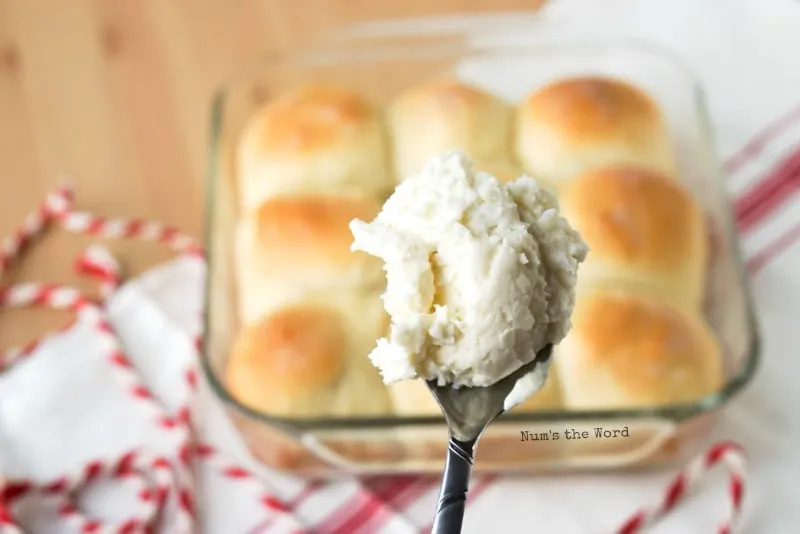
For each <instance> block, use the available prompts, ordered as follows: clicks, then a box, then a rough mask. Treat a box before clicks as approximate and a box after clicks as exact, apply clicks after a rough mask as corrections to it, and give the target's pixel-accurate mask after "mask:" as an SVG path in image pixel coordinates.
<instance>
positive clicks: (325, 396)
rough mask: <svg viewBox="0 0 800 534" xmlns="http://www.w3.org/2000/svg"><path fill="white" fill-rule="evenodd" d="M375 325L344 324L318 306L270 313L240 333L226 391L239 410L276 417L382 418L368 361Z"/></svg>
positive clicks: (381, 395)
mask: <svg viewBox="0 0 800 534" xmlns="http://www.w3.org/2000/svg"><path fill="white" fill-rule="evenodd" d="M359 319H360V320H361V321H360V322H361V323H362V324H361V325H360V326H359V325H356V326H355V327H354V322H358V321H359ZM381 323H382V320H381V319H380V315H379V316H378V319H375V318H372V317H368V316H366V317H358V318H354V317H352V316H351V317H348V316H346V315H345V314H343V313H341V312H340V311H339V310H336V309H334V308H330V307H325V306H322V305H319V304H318V303H307V304H298V305H295V306H287V307H285V308H282V309H279V310H276V311H274V312H272V313H269V314H267V315H265V316H263V317H262V318H260V319H259V320H258V321H256V322H255V323H254V324H252V325H251V326H247V327H245V328H244V329H242V330H241V332H240V333H239V336H238V338H237V339H236V341H235V343H234V345H233V350H232V352H231V355H230V359H229V360H228V365H227V385H228V388H229V390H230V392H231V394H232V395H233V396H234V397H235V398H236V399H238V400H239V401H240V402H241V403H242V404H244V405H246V406H248V407H250V408H252V409H255V410H259V411H262V412H264V413H267V414H270V415H276V416H287V417H315V416H324V417H329V416H357V415H371V414H383V413H387V412H388V409H389V404H388V397H387V396H386V392H385V388H384V387H383V385H382V383H381V380H380V376H379V374H378V372H377V371H376V370H375V369H373V368H372V366H371V364H370V362H369V359H368V358H367V353H368V351H369V348H370V347H371V346H372V345H374V343H375V339H376V337H377V336H378V334H379V332H378V331H375V326H376V325H381V326H382V324H381ZM370 326H371V327H372V330H373V331H372V332H368V331H369V330H370ZM367 332H368V333H367ZM370 337H371V338H370Z"/></svg>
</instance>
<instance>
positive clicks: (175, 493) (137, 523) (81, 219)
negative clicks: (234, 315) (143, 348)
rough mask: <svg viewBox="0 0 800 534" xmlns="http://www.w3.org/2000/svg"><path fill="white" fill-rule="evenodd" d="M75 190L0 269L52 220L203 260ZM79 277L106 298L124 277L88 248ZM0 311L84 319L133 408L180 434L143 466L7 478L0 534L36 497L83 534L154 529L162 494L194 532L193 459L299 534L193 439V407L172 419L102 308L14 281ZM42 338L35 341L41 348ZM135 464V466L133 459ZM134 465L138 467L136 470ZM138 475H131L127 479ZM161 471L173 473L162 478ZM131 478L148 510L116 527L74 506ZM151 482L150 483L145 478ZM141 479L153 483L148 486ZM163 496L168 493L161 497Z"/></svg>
mask: <svg viewBox="0 0 800 534" xmlns="http://www.w3.org/2000/svg"><path fill="white" fill-rule="evenodd" d="M72 199H73V195H72V190H71V189H70V188H69V187H68V186H61V187H58V188H57V189H56V190H55V191H54V192H53V193H51V194H50V195H48V197H47V198H46V200H45V201H44V202H43V203H42V205H41V206H40V207H39V208H37V210H36V211H34V212H33V213H32V214H31V215H29V216H28V217H27V218H26V220H25V224H24V225H23V226H22V227H21V228H20V229H19V230H18V231H17V232H16V233H15V234H14V236H13V237H12V238H11V239H8V240H6V241H5V242H4V243H3V244H2V245H0V267H2V268H7V267H9V266H10V265H12V264H13V263H14V261H15V260H17V259H18V257H19V255H20V254H21V253H22V252H23V250H24V248H25V246H27V245H28V244H30V243H31V241H32V240H33V239H34V238H35V237H36V236H38V235H39V234H40V233H41V232H42V231H43V230H44V229H45V228H46V227H47V226H48V224H50V223H52V222H56V221H57V222H59V223H61V224H62V225H63V226H64V227H66V228H67V229H68V230H70V231H73V232H80V233H87V234H90V235H95V236H98V237H129V238H135V239H144V240H153V241H159V242H162V243H164V244H166V245H168V246H170V247H171V248H172V249H174V250H178V251H180V252H182V253H184V254H188V255H191V256H194V257H201V251H200V248H199V247H197V246H196V245H195V244H194V242H193V240H192V239H191V238H188V237H187V236H184V235H182V234H180V233H179V232H177V231H175V230H174V229H171V228H168V227H165V226H162V225H159V224H155V223H143V222H139V221H132V222H130V223H126V222H125V221H121V220H105V219H102V218H98V217H93V216H91V215H89V214H86V213H81V212H76V211H74V210H73V209H72ZM76 267H77V268H78V270H79V272H81V273H83V274H86V275H89V276H92V277H94V278H96V279H97V280H98V281H99V282H100V286H101V293H102V294H103V298H104V299H105V298H107V297H108V296H110V295H111V294H113V292H114V291H115V290H116V289H117V288H118V287H119V285H120V283H121V281H122V278H121V272H120V269H119V265H118V263H117V262H116V261H115V259H114V258H113V257H112V256H111V255H110V254H109V253H108V252H107V251H106V250H105V249H103V248H101V247H97V246H95V247H91V248H90V249H88V250H87V251H86V252H85V253H84V254H83V255H82V256H81V257H80V258H79V259H78V261H77V263H76ZM0 306H6V307H19V306H38V307H49V308H53V309H60V310H68V311H72V312H75V313H76V320H78V321H86V322H88V323H90V324H91V325H93V326H94V327H95V330H96V332H97V334H98V336H100V337H101V338H102V339H103V340H104V342H105V343H106V345H107V348H108V358H109V361H110V363H111V364H112V368H113V369H115V371H116V373H117V375H118V377H119V378H120V379H121V380H122V383H123V384H124V387H125V388H126V389H127V390H128V392H129V393H130V395H131V397H132V398H134V399H136V401H137V404H138V405H139V406H140V407H141V408H142V409H143V410H146V411H148V412H149V413H150V415H151V417H152V420H153V421H154V424H156V425H157V426H159V427H160V428H162V429H165V430H168V431H173V432H177V433H178V435H179V436H180V437H181V442H182V443H183V445H182V446H181V448H180V450H179V451H176V458H174V459H167V458H156V459H153V460H152V461H151V462H149V463H148V462H144V463H142V462H141V461H139V460H141V458H146V457H145V456H142V455H138V454H136V453H129V454H126V455H125V456H123V457H122V458H120V459H118V460H117V461H116V462H108V461H101V460H98V461H95V462H91V463H90V464H88V465H87V467H86V469H85V472H84V473H83V474H82V475H80V476H77V477H74V478H71V479H67V478H65V479H63V480H61V481H58V482H57V483H51V484H46V485H36V484H34V483H32V482H31V481H25V480H14V481H5V482H3V483H2V485H0V532H2V533H3V534H5V533H6V532H23V530H22V526H21V525H20V524H19V523H18V521H17V520H16V519H15V517H14V515H13V513H12V508H13V507H14V505H15V504H16V503H17V501H19V500H20V499H21V498H22V497H29V496H31V495H39V496H41V497H47V498H49V499H60V505H59V506H58V513H59V515H60V516H61V517H62V518H63V519H64V520H65V521H67V522H69V523H71V524H74V525H75V526H77V527H78V528H79V530H80V531H81V532H85V533H90V532H109V533H112V532H113V533H133V532H156V531H157V530H156V529H157V526H156V525H153V524H151V523H152V521H153V520H154V518H156V517H160V515H161V512H162V511H163V505H164V503H165V497H164V496H165V495H166V496H172V498H174V500H175V502H176V503H177V505H178V506H177V510H178V512H177V513H178V518H177V519H178V520H179V523H180V524H182V525H185V528H186V532H191V531H194V529H195V527H194V519H195V497H194V488H193V484H192V468H193V461H194V460H195V459H196V458H199V459H201V460H203V461H204V462H206V463H212V464H217V465H218V466H222V467H221V474H222V475H223V476H225V477H226V478H228V479H231V480H239V481H241V480H244V479H248V480H249V481H250V486H251V489H252V491H253V493H254V495H255V497H256V498H257V499H258V500H259V501H260V502H261V503H262V505H263V506H264V507H265V509H266V510H269V511H270V512H271V513H272V514H276V513H278V514H283V515H285V516H288V517H289V521H284V522H283V523H284V524H290V525H295V526H296V527H297V528H294V529H293V530H295V531H296V532H303V530H302V528H299V527H300V525H299V523H298V522H297V521H296V520H295V519H294V518H293V517H291V516H290V514H288V513H287V510H286V507H285V506H284V505H282V504H281V501H280V500H279V499H277V498H275V497H274V496H272V495H270V494H268V493H265V492H264V489H263V486H262V485H261V484H259V483H258V482H257V481H256V479H255V477H254V476H252V475H251V474H250V473H249V472H248V471H247V470H246V469H244V468H241V467H238V466H236V465H234V464H230V463H227V462H225V459H224V457H223V456H222V455H221V454H220V453H219V451H216V450H215V449H213V448H211V447H209V446H206V445H202V444H198V443H196V442H195V441H194V439H193V438H194V433H193V429H192V426H191V410H190V408H189V403H188V402H187V404H186V405H185V406H184V407H182V408H180V409H179V410H177V411H176V412H175V413H174V414H170V413H168V411H167V410H166V409H165V408H164V407H163V406H161V405H160V404H159V403H158V401H157V400H156V398H155V396H154V395H153V394H152V392H151V391H150V389H149V388H148V387H147V386H146V385H145V384H144V382H143V381H142V380H141V379H140V378H139V376H138V372H137V371H136V369H135V368H134V365H133V364H132V362H131V361H130V360H129V359H128V358H127V356H126V355H125V353H124V351H123V350H122V348H121V346H120V345H119V343H118V340H117V337H116V335H115V334H114V332H113V329H112V327H111V325H110V323H109V322H108V321H107V319H106V316H105V310H104V309H103V307H102V305H100V304H99V303H96V302H94V301H93V300H92V299H90V298H89V297H87V296H86V295H83V294H82V293H81V292H80V291H78V290H77V289H74V288H70V287H65V286H57V285H50V284H35V283H26V284H17V285H13V286H7V287H3V288H0ZM40 342H41V340H40V341H39V343H40ZM39 343H29V344H27V345H25V346H24V347H20V348H17V349H12V350H8V351H5V352H4V353H2V354H1V355H0V364H5V365H6V366H7V365H10V364H11V363H13V361H15V360H16V359H18V358H20V357H21V356H23V355H28V354H30V353H31V352H33V351H34V350H35V348H36V347H37V346H38V344H39ZM196 373H197V371H196V369H194V368H193V367H192V368H190V369H187V371H186V374H185V376H186V381H187V384H188V385H189V387H190V390H191V391H192V392H193V393H194V392H195V391H196V387H197V374H196ZM134 460H136V461H138V462H139V463H136V462H134ZM134 467H135V469H134ZM134 472H135V473H136V474H137V477H133V478H131V475H132V474H134ZM166 473H170V476H169V477H167V476H166ZM101 476H106V477H111V478H118V479H120V480H122V479H131V480H135V481H138V482H137V483H139V484H140V486H141V488H140V489H141V492H140V498H141V499H142V500H143V501H145V502H146V503H147V506H145V507H144V508H143V510H141V511H140V513H139V514H138V515H136V517H133V518H131V519H129V520H127V521H125V522H124V523H121V524H118V525H110V524H103V523H100V522H97V521H96V520H93V519H91V518H89V517H88V516H86V515H85V514H82V513H81V512H80V511H79V510H78V508H77V505H76V504H75V501H74V499H75V496H76V493H79V492H80V491H81V490H82V489H85V487H86V486H87V485H88V484H89V483H91V482H93V481H95V480H96V479H97V478H98V477H101ZM148 477H149V478H148ZM145 479H147V480H154V481H156V482H157V484H156V485H155V486H153V484H150V485H146V484H145V482H144V481H145ZM165 491H166V492H167V493H165Z"/></svg>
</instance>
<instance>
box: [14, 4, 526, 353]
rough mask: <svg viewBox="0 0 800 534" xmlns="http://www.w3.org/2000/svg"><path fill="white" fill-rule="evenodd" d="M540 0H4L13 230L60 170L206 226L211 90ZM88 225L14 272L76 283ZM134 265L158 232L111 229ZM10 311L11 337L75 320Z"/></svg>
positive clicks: (106, 200) (89, 198) (80, 201)
mask: <svg viewBox="0 0 800 534" xmlns="http://www.w3.org/2000/svg"><path fill="white" fill-rule="evenodd" d="M540 3H541V2H540V0H232V1H223V0H136V1H127V2H123V1H115V0H0V184H2V188H1V189H0V236H2V237H4V236H7V235H9V234H10V233H11V231H12V230H13V229H14V228H15V227H17V226H18V225H19V224H20V223H21V221H22V219H23V217H24V216H25V214H26V213H28V212H29V211H30V210H31V209H32V208H34V207H35V206H36V205H37V203H39V202H40V201H41V200H42V198H43V196H44V194H45V193H46V192H47V191H49V190H50V189H51V188H52V187H53V186H54V184H55V183H56V182H57V180H58V178H59V177H60V176H62V175H64V174H65V173H66V174H68V175H70V176H71V177H72V179H73V182H74V184H75V186H76V201H77V206H78V207H79V208H81V209H86V210H90V211H91V212H93V213H96V214H98V215H103V216H110V217H141V218H147V219H156V220H160V221H163V222H166V223H169V224H172V225H175V226H178V227H179V228H181V229H183V230H184V231H186V232H187V233H189V234H191V235H194V236H196V237H200V230H201V225H202V196H203V176H204V171H205V169H204V166H205V161H206V150H207V139H208V129H207V123H208V115H209V106H210V98H211V95H212V93H213V91H214V89H215V88H216V87H217V86H218V85H219V84H220V83H222V82H223V81H225V80H226V79H227V78H229V77H230V76H231V75H233V74H234V73H236V72H239V71H241V70H242V69H243V68H245V67H246V66H248V65H250V64H252V63H253V62H254V61H255V60H256V59H257V58H258V57H259V56H260V55H262V54H263V53H265V52H267V51H271V50H285V49H291V48H292V47H294V46H297V45H298V44H301V43H303V42H306V41H308V40H309V39H313V38H314V36H318V35H320V34H321V33H322V32H324V31H325V30H327V29H330V28H334V27H337V26H340V25H344V24H348V23H353V22H358V21H365V20H369V19H375V18H392V17H409V16H419V15H431V14H443V13H448V12H479V11H489V10H519V9H534V8H535V7H536V6H537V5H539V4H540ZM89 242H91V240H89V239H88V238H79V237H76V236H70V235H64V234H62V233H61V232H57V231H55V232H50V233H48V235H47V236H46V238H45V239H43V240H42V241H41V242H40V243H39V244H38V245H37V246H35V247H33V249H32V250H31V251H30V252H29V253H28V254H26V256H25V258H24V260H23V262H22V263H21V264H20V265H19V266H18V267H15V268H13V269H11V270H9V271H8V272H7V273H3V275H2V276H3V280H2V283H3V284H7V283H11V282H15V281H21V280H30V281H39V282H57V283H70V284H74V285H78V286H79V287H83V288H86V289H87V290H88V291H90V292H91V290H92V285H91V284H88V283H86V282H85V281H83V282H81V281H79V280H78V278H77V277H76V276H75V275H74V274H73V270H72V264H73V262H74V259H75V258H76V256H77V255H78V253H79V252H80V251H81V250H83V248H85V246H86V245H87V244H88V243H89ZM106 244H107V246H108V248H109V249H110V250H111V251H112V252H113V253H114V254H115V255H116V256H117V257H118V258H120V260H121V261H122V264H123V266H124V268H126V270H127V272H129V273H138V272H141V271H142V270H144V269H146V268H148V267H150V266H152V265H154V264H155V263H157V262H159V261H163V260H165V259H167V258H168V257H169V253H168V252H167V251H165V250H164V249H163V247H159V246H156V245H147V244H141V243H125V242H120V241H113V242H112V241H110V242H108V243H106ZM66 319H67V318H66V317H65V316H60V315H57V314H49V313H47V312H42V311H30V310H28V311H15V312H13V313H10V312H3V313H0V349H4V348H7V347H8V346H10V345H12V344H16V343H19V342H24V341H26V340H28V339H30V338H31V337H32V336H34V335H35V334H38V333H39V332H41V331H42V329H46V328H50V327H53V326H55V325H57V324H59V323H63V322H64V321H66Z"/></svg>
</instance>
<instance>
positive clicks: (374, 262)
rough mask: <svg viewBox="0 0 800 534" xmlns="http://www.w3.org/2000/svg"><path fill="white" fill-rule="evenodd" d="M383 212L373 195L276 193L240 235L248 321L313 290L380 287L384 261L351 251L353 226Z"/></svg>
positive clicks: (240, 269)
mask: <svg viewBox="0 0 800 534" xmlns="http://www.w3.org/2000/svg"><path fill="white" fill-rule="evenodd" d="M379 211H380V203H379V202H378V201H377V200H375V199H373V198H370V197H364V196H361V197H359V196H343V195H328V196H311V195H307V196H291V197H276V198H273V199H271V200H267V201H266V202H264V203H263V204H261V205H260V206H258V208H257V209H256V210H255V211H253V212H251V214H250V215H249V216H247V217H246V218H245V219H244V220H242V221H241V223H240V227H239V232H238V235H237V236H236V237H237V258H236V261H237V266H238V280H239V284H240V292H239V293H240V306H241V310H242V320H243V322H245V323H250V322H252V321H254V320H255V319H256V318H258V317H260V316H261V315H262V314H263V313H265V312H266V311H267V310H269V309H272V308H274V307H276V306H281V305H283V304H284V303H285V302H287V301H291V300H296V299H298V298H301V297H302V296H304V295H308V294H311V293H313V292H319V291H322V292H341V293H355V294H360V293H363V292H365V291H368V290H375V291H377V290H380V289H381V288H382V285H383V284H384V283H385V279H384V275H383V268H382V264H381V262H380V260H379V259H377V258H374V257H372V256H370V255H368V254H366V253H363V252H352V251H351V250H350V246H351V244H352V243H353V235H352V233H351V232H350V229H349V227H348V225H349V223H350V221H352V220H353V219H354V218H359V219H362V220H371V219H373V218H374V217H375V215H377V213H378V212H379ZM373 341H375V340H373Z"/></svg>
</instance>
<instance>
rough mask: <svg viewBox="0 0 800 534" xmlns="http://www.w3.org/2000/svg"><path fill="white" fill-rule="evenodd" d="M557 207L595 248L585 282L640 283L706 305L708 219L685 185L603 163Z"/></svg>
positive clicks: (565, 191) (567, 189) (568, 189)
mask: <svg viewBox="0 0 800 534" xmlns="http://www.w3.org/2000/svg"><path fill="white" fill-rule="evenodd" d="M559 204H560V206H561V212H562V214H563V215H564V217H565V218H566V219H567V220H568V221H570V223H571V224H572V225H573V226H574V227H575V229H577V230H578V231H579V232H580V234H581V236H582V237H583V238H584V240H585V241H586V243H587V244H588V245H589V248H590V252H589V254H588V255H587V258H586V261H585V262H584V263H583V265H581V273H580V276H579V285H587V284H588V285H593V284H597V283H598V282H599V281H600V280H603V281H605V282H612V283H614V284H616V283H626V284H635V285H640V286H646V287H647V289H648V290H649V291H653V292H655V293H658V294H660V295H661V296H662V297H663V298H666V299H669V300H671V301H673V302H675V303H677V304H681V305H685V306H687V307H688V308H690V309H698V308H699V307H700V306H701V305H702V301H703V295H704V291H705V289H704V286H705V270H706V266H707V264H706V254H707V248H708V242H707V239H706V230H705V216H704V213H703V210H702V209H701V207H700V206H699V205H698V203H697V202H695V201H694V199H693V197H692V195H691V194H690V193H689V191H688V190H686V189H685V188H684V187H683V186H682V185H681V184H680V183H678V182H676V181H674V180H671V179H669V178H667V177H666V176H664V175H662V174H660V173H658V172H655V171H650V170H647V169H644V168H637V167H633V166H623V165H617V166H611V167H603V168H598V169H594V170H591V171H588V172H586V173H584V174H582V175H580V176H579V177H578V178H576V179H575V180H573V181H571V182H570V183H569V184H567V185H565V186H564V187H563V188H562V189H561V190H560V195H559Z"/></svg>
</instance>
